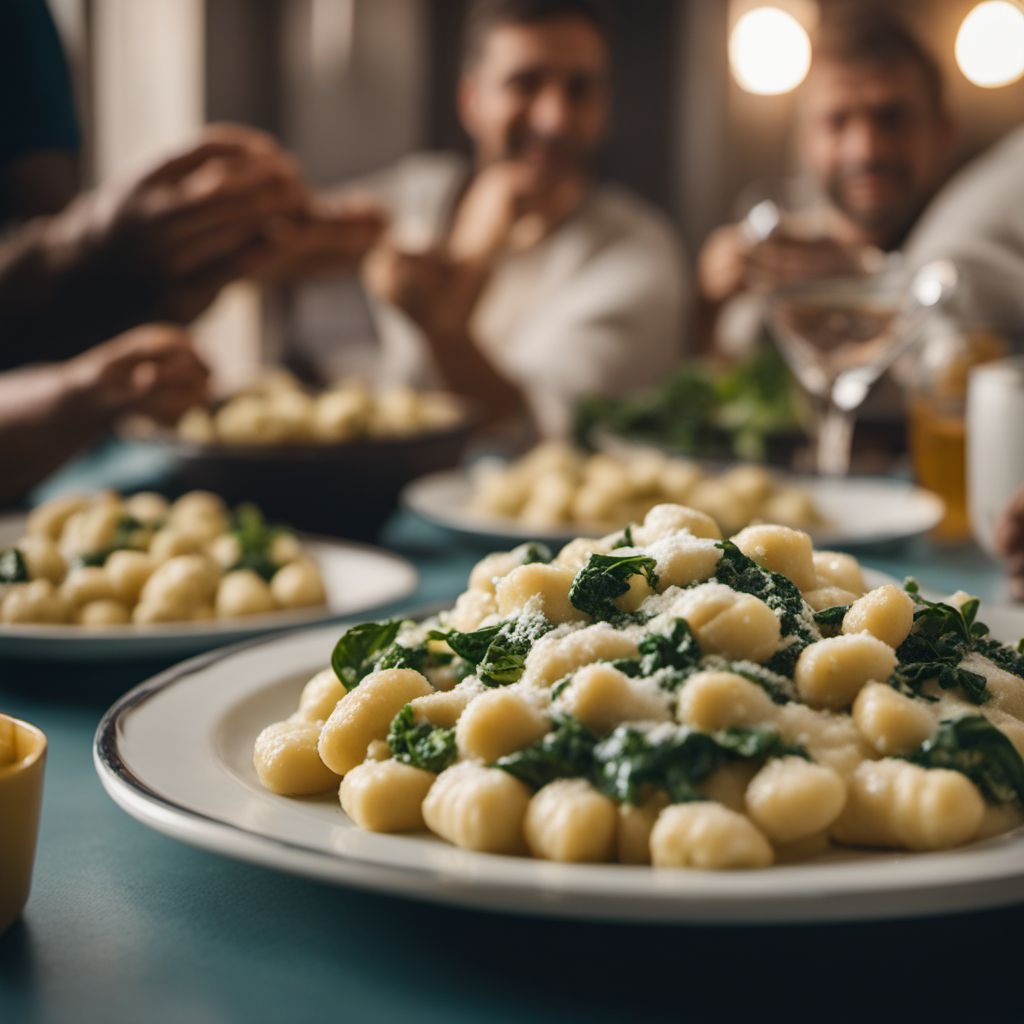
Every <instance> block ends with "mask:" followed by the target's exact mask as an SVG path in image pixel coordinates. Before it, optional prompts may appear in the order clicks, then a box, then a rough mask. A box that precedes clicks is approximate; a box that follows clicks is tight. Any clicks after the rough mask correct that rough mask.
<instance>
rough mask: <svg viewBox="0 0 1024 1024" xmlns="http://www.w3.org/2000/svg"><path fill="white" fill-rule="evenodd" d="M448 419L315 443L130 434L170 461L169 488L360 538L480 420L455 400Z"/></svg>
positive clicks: (456, 449)
mask: <svg viewBox="0 0 1024 1024" xmlns="http://www.w3.org/2000/svg"><path fill="white" fill-rule="evenodd" d="M457 401H458V404H459V406H460V407H461V416H460V417H459V419H458V420H457V421H456V422H454V423H453V424H451V425H449V426H445V427H441V428H438V429H435V430H429V431H423V432H421V433H417V434H410V435H408V436H401V437H386V438H358V439H355V440H352V441H345V442H340V443H335V444H331V443H318V444H275V445H268V444H261V445H233V444H198V443H195V442H191V441H183V440H181V439H180V438H179V437H177V435H175V434H173V433H170V432H164V431H154V432H148V433H146V434H145V435H144V436H140V435H139V434H138V433H135V434H134V435H133V436H132V437H131V439H132V441H133V442H136V443H140V442H141V443H145V444H151V445H155V446H157V447H159V449H160V450H161V451H162V452H164V453H165V454H166V455H168V456H170V457H171V459H172V460H173V464H174V469H173V481H172V483H171V485H170V489H171V490H174V491H177V490H190V489H193V488H200V489H203V490H209V491H213V492H215V493H216V494H219V495H220V496H221V497H223V498H224V500H225V501H227V502H228V504H231V505H234V504H238V503H240V502H245V501H252V502H255V503H256V504H257V505H259V506H260V508H261V509H262V510H263V512H264V514H265V515H266V516H267V518H268V519H270V520H272V521H273V520H279V521H281V522H285V523H287V524H288V525H290V526H294V527H295V528H296V529H300V530H306V531H309V532H315V533H325V534H328V535H331V536H335V537H349V538H355V539H360V540H367V539H373V538H375V537H376V536H377V535H378V534H379V533H380V531H381V530H382V529H383V527H384V525H385V523H386V521H387V519H388V518H389V517H390V516H391V514H392V513H393V512H394V511H395V509H396V508H397V507H398V496H399V493H400V492H401V490H402V488H403V487H404V486H405V485H406V484H407V483H409V481H411V480H413V479H415V478H416V477H418V476H423V475H424V474H426V473H433V472H435V471H436V470H440V469H449V468H451V467H452V466H455V465H457V464H458V463H459V461H460V460H461V458H462V455H463V452H464V451H465V449H466V446H467V444H468V443H469V440H470V438H471V436H472V433H473V430H474V428H475V427H476V425H477V423H478V422H479V420H480V413H479V410H478V408H477V406H476V405H475V404H474V403H473V402H471V401H468V400H465V399H458V400H457Z"/></svg>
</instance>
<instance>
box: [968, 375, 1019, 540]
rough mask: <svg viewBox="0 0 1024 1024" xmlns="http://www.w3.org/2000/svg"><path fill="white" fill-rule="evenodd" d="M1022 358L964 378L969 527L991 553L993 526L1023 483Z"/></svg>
mask: <svg viewBox="0 0 1024 1024" xmlns="http://www.w3.org/2000/svg"><path fill="white" fill-rule="evenodd" d="M1022 438H1024V357H1022V356H1013V357H1010V358H1008V359H1001V360H998V361H997V362H992V363H986V364H985V365H984V366H979V367H976V368H975V369H973V370H971V373H970V376H969V377H968V382H967V496H968V506H969V509H970V518H971V528H972V530H973V531H974V537H975V539H976V540H977V541H978V543H979V544H980V545H981V546H982V547H983V548H984V549H985V550H986V551H987V552H988V553H989V554H990V555H992V556H993V557H996V558H998V557H1001V556H1000V552H999V550H998V548H997V546H996V524H997V523H998V522H999V519H1000V517H1001V516H1002V514H1003V513H1004V512H1005V511H1006V508H1007V506H1008V505H1009V504H1010V501H1011V500H1012V499H1013V497H1014V495H1015V494H1016V493H1017V490H1018V489H1019V488H1020V487H1022V486H1024V442H1022Z"/></svg>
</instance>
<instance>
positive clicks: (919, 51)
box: [812, 3, 945, 110]
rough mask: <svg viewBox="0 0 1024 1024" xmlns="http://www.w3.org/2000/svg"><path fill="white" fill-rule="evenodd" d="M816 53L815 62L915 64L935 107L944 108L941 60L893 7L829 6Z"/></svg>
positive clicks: (823, 15) (851, 4)
mask: <svg viewBox="0 0 1024 1024" xmlns="http://www.w3.org/2000/svg"><path fill="white" fill-rule="evenodd" d="M812 53H813V58H812V60H813V63H818V62H819V61H829V62H832V63H835V64H875V65H880V66H889V65H891V64H895V63H909V64H913V65H914V66H915V67H916V68H917V69H918V70H919V71H920V73H921V77H922V79H923V81H924V85H925V89H926V90H927V92H928V96H929V98H930V99H931V101H932V103H933V105H934V107H935V109H936V110H942V109H944V106H945V96H944V92H945V87H944V82H943V77H942V70H941V69H940V67H939V64H938V62H937V61H936V60H935V57H934V56H933V55H932V54H931V53H930V52H929V50H928V48H927V47H926V46H924V45H923V44H922V42H921V41H920V39H918V37H917V36H916V35H915V34H914V32H913V31H912V30H911V29H910V28H909V26H908V25H907V23H906V22H905V21H904V20H903V19H902V18H901V17H900V16H899V15H897V14H894V13H893V12H891V11H889V10H886V9H883V8H881V7H878V6H875V5H874V4H867V5H865V4H863V3H856V4H853V3H846V4H841V5H837V7H835V8H834V9H833V10H832V11H828V10H826V12H824V13H823V14H822V18H821V22H820V23H819V25H818V28H817V31H816V32H815V38H814V46H813V49H812ZM812 66H813V65H812Z"/></svg>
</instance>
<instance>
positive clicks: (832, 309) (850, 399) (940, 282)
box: [768, 258, 957, 476]
mask: <svg viewBox="0 0 1024 1024" xmlns="http://www.w3.org/2000/svg"><path fill="white" fill-rule="evenodd" d="M956 279H957V275H956V268H955V267H954V266H953V264H952V263H950V262H949V261H937V262H936V263H932V264H928V265H927V266H926V267H924V268H922V269H921V270H919V271H918V272H917V273H916V274H914V275H913V276H911V275H910V274H909V273H908V271H907V270H906V268H905V267H903V266H902V265H901V264H900V263H899V261H898V260H897V259H895V258H893V259H890V260H888V261H887V262H886V264H885V265H884V266H883V267H881V268H880V269H878V270H875V271H865V272H864V273H856V274H844V275H836V276H831V277H822V278H815V279H813V280H809V281H804V282H801V283H799V284H793V285H786V286H785V287H781V288H778V289H776V290H775V291H774V292H772V293H771V295H770V296H769V299H768V320H769V323H770V325H771V327H772V330H773V333H774V334H775V336H776V338H777V340H778V343H779V349H780V351H781V352H782V355H783V358H785V360H786V362H787V363H788V364H789V368H790V370H791V371H792V373H793V375H794V376H795V377H796V379H797V380H798V381H799V383H800V384H801V386H802V387H803V388H804V390H805V391H807V393H808V394H809V395H810V397H811V400H812V404H813V406H814V418H813V424H812V432H813V439H814V444H815V460H816V464H817V470H818V472H819V473H821V474H823V475H831V476H837V475H845V474H846V473H848V472H849V469H850V452H851V446H852V442H853V426H854V421H855V418H856V412H857V409H859V408H860V406H861V404H862V403H863V401H864V399H865V398H866V397H867V395H868V392H869V391H870V390H871V386H872V385H873V384H874V383H875V382H876V381H877V380H878V378H879V377H881V376H882V374H883V373H884V372H885V371H886V370H887V369H888V368H889V367H890V366H891V365H892V364H893V362H895V360H896V359H897V358H898V357H899V356H900V355H902V354H903V352H905V351H906V350H907V349H908V348H909V347H910V346H911V345H912V344H913V343H914V342H915V341H916V340H917V339H918V337H919V336H920V333H921V328H922V326H923V323H924V320H925V317H926V316H927V312H928V311H929V310H930V309H933V308H935V307H937V306H941V305H945V304H947V303H948V302H949V301H950V299H951V297H952V294H953V292H954V291H955V288H956Z"/></svg>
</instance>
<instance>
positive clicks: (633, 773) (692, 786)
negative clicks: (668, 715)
mask: <svg viewBox="0 0 1024 1024" xmlns="http://www.w3.org/2000/svg"><path fill="white" fill-rule="evenodd" d="M665 733H666V734H665V735H662V734H661V730H654V731H653V732H652V731H650V730H644V729H639V728H637V727H636V726H629V725H620V726H619V727H618V728H617V729H615V731H614V732H612V733H611V735H609V736H608V738H607V739H604V740H602V741H601V742H600V743H598V744H597V746H596V747H595V748H594V776H593V782H594V785H595V786H596V787H597V788H598V789H599V790H600V791H601V792H602V793H604V794H605V795H606V796H609V797H611V798H612V799H614V800H618V801H619V802H626V803H632V804H639V803H641V802H642V800H643V798H644V793H645V791H646V790H647V789H648V788H654V789H661V790H664V791H665V792H666V793H667V794H668V797H669V799H670V800H671V801H672V802H673V803H684V802H687V801H691V800H704V799H707V798H706V797H704V796H703V795H702V794H701V793H700V791H699V789H698V788H697V784H698V783H699V782H701V781H702V780H703V779H706V778H707V777H708V776H709V775H711V773H712V772H714V771H715V769H716V768H718V767H720V766H721V765H722V764H724V763H726V762H727V761H729V760H759V759H764V758H768V757H782V756H784V755H786V754H795V755H798V756H800V757H806V756H807V753H806V751H804V750H803V748H802V747H799V746H795V745H793V744H789V743H787V742H786V741H784V740H783V739H782V737H781V736H780V735H779V734H778V733H777V732H776V731H775V730H774V729H763V728H752V729H741V728H732V729H724V730H721V731H719V732H716V733H705V732H698V731H696V730H694V729H689V728H687V727H686V726H678V727H676V728H675V729H674V730H671V732H669V731H668V730H665Z"/></svg>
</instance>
